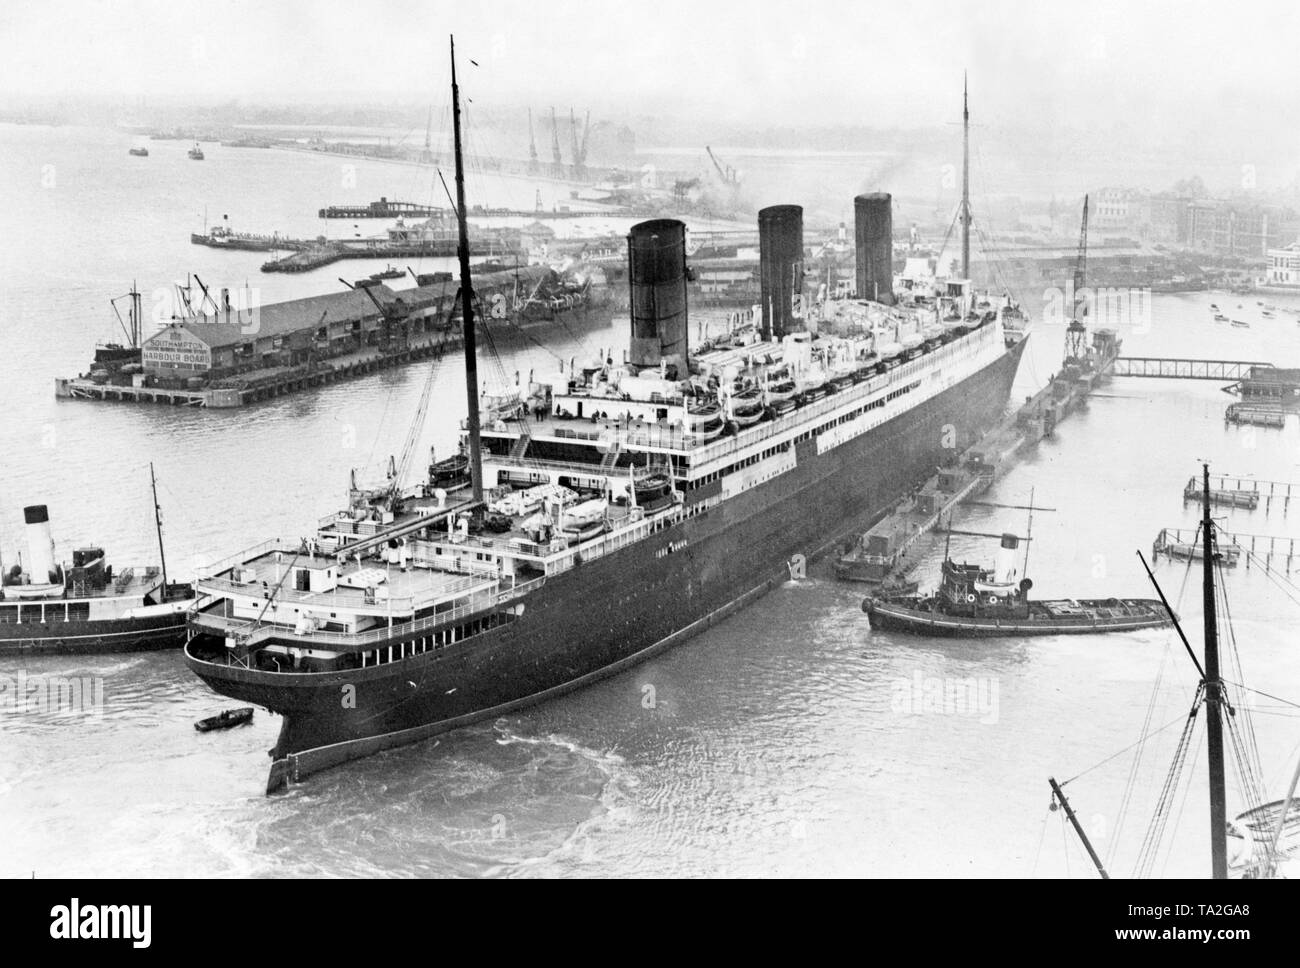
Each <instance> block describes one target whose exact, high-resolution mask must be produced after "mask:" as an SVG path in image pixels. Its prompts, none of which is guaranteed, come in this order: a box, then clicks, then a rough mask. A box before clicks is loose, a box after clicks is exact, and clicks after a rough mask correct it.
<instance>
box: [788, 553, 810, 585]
mask: <svg viewBox="0 0 1300 968" xmlns="http://www.w3.org/2000/svg"><path fill="white" fill-rule="evenodd" d="M785 566H786V567H787V568H788V569H790V580H791V581H796V580H798V579H800V578H807V577H808V559H806V558H805V557H804V556H803V555H794V556H793V557H792V558H791V559H790V560H789V561H787V562H786V563H785Z"/></svg>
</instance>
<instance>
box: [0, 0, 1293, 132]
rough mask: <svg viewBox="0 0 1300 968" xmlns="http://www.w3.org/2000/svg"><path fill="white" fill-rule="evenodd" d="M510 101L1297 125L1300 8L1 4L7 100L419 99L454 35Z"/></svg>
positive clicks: (433, 82)
mask: <svg viewBox="0 0 1300 968" xmlns="http://www.w3.org/2000/svg"><path fill="white" fill-rule="evenodd" d="M452 32H454V33H455V34H456V36H457V44H458V48H459V49H460V51H461V53H462V54H463V55H464V56H465V57H466V58H469V57H472V58H474V59H475V60H477V61H478V63H479V65H480V66H479V67H478V68H477V69H472V68H471V67H470V66H469V65H468V64H466V65H465V72H466V74H465V77H464V78H463V80H464V82H465V85H466V88H467V93H469V94H470V95H471V96H477V97H478V98H480V99H481V100H484V99H486V100H488V101H491V102H495V103H500V104H516V105H517V104H523V103H539V104H548V103H550V102H551V101H554V102H556V103H558V104H570V103H572V104H575V105H578V106H579V107H580V109H581V107H582V106H590V107H592V108H594V109H595V110H596V111H597V112H600V113H601V114H603V115H605V116H610V115H617V114H619V113H623V114H625V115H629V116H630V115H635V114H640V113H664V112H668V111H683V112H689V113H691V114H694V115H700V116H703V115H708V116H711V117H714V118H718V119H727V118H734V119H735V120H737V121H742V122H745V123H754V122H758V123H762V122H765V121H766V122H772V123H781V124H785V123H790V122H793V121H798V120H800V119H805V120H807V121H810V122H813V123H818V124H823V123H830V124H836V123H852V124H867V125H875V124H926V125H928V124H932V123H936V122H939V121H944V120H951V119H952V118H953V114H954V107H953V99H954V88H955V86H957V85H959V84H960V80H961V71H962V69H963V68H969V70H970V72H971V84H972V91H973V93H974V94H976V95H977V100H976V102H975V103H976V105H977V115H979V116H982V117H983V118H985V119H994V120H997V121H1001V122H1003V123H1005V122H1007V121H1011V120H1015V119H1020V120H1027V121H1035V120H1043V121H1047V122H1049V123H1050V122H1053V121H1056V120H1058V119H1061V118H1066V117H1068V118H1072V119H1074V120H1076V121H1078V122H1080V123H1090V124H1095V123H1104V122H1106V121H1116V120H1119V121H1128V122H1132V123H1138V124H1145V123H1148V122H1155V123H1159V122H1165V123H1178V124H1182V123H1186V122H1189V121H1190V122H1198V121H1207V120H1211V121H1212V120H1214V119H1222V120H1223V121H1224V122H1225V123H1226V122H1228V121H1232V122H1235V123H1238V124H1241V123H1248V122H1250V123H1255V122H1259V123H1262V122H1266V121H1270V120H1271V122H1272V123H1276V124H1278V125H1290V124H1291V123H1292V122H1293V120H1294V119H1295V118H1296V117H1300V85H1296V84H1295V78H1296V77H1297V69H1296V63H1297V50H1298V49H1300V4H1296V3H1294V2H1274V3H1255V4H1243V3H1240V2H1233V3H1224V2H1221V0H1216V2H1213V3H1208V2H1182V3H1169V2H1152V3H1136V2H1112V0H1090V2H1086V3H1065V2H1032V0H1023V2H1010V0H981V2H978V3H959V2H955V0H950V2H934V0H896V2H891V3H880V2H861V0H855V2H837V3H833V2H825V0H799V2H797V3H775V2H764V0H750V2H731V0H722V2H714V0H695V2H683V0H647V2H645V3H640V4H638V3H595V2H585V0H523V2H513V0H507V2H492V0H457V2H446V0H437V2H428V0H425V2H420V0H379V2H371V0H366V2H360V0H314V2H313V0H256V2H251V0H99V2H96V0H38V2H33V0H4V2H3V3H2V4H0V77H2V78H3V91H4V93H7V94H9V95H24V96H30V95H38V96H39V95H47V96H55V97H65V96H69V95H88V94H89V95H103V94H121V95H126V96H141V95H143V96H145V97H157V98H162V97H173V96H179V97H205V98H208V97H213V98H225V97H237V98H240V99H243V100H250V101H252V100H257V101H276V102H283V101H289V100H301V99H310V100H314V101H325V100H336V99H339V98H347V99H350V100H365V101H380V100H391V99H401V100H403V101H413V102H426V101H428V100H430V98H431V96H432V95H433V92H435V91H436V92H437V93H438V96H439V97H440V98H442V99H445V95H443V94H442V93H441V91H442V88H443V85H445V81H446V60H447V54H446V43H447V35H448V34H449V33H452Z"/></svg>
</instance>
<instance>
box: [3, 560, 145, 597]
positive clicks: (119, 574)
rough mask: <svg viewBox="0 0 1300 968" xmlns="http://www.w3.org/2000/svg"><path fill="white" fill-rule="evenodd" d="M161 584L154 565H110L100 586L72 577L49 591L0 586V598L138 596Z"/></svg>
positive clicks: (18, 586) (19, 586)
mask: <svg viewBox="0 0 1300 968" xmlns="http://www.w3.org/2000/svg"><path fill="white" fill-rule="evenodd" d="M161 584H162V572H161V570H160V569H159V567H158V566H157V565H127V566H125V567H122V568H114V569H113V578H112V580H111V581H109V582H108V583H107V584H105V585H104V587H103V588H91V587H86V588H85V589H76V590H75V591H74V589H73V585H72V581H71V579H69V580H68V582H67V586H66V594H65V588H64V586H56V587H55V588H54V589H53V590H52V591H51V592H50V593H49V594H44V595H42V594H33V595H31V596H25V595H23V594H22V590H23V589H24V588H29V589H30V588H32V587H33V586H30V585H26V586H24V585H6V586H4V588H3V589H0V600H3V601H9V602H23V603H31V604H39V603H41V602H63V601H70V602H85V601H104V600H107V599H115V598H141V597H143V596H145V595H147V594H149V593H150V592H152V591H154V590H155V589H157V588H158V587H159V586H160V585H161Z"/></svg>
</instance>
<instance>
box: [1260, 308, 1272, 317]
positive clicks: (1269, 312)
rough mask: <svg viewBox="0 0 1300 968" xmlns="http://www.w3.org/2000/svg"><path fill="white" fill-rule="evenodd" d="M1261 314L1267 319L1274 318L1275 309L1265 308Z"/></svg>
mask: <svg viewBox="0 0 1300 968" xmlns="http://www.w3.org/2000/svg"><path fill="white" fill-rule="evenodd" d="M1260 315H1261V316H1263V317H1264V318H1265V319H1272V318H1273V311H1272V310H1271V309H1265V310H1263V311H1262V312H1261V313H1260Z"/></svg>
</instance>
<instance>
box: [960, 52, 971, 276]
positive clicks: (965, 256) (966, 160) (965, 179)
mask: <svg viewBox="0 0 1300 968" xmlns="http://www.w3.org/2000/svg"><path fill="white" fill-rule="evenodd" d="M961 277H962V278H963V279H969V278H970V103H969V100H968V98H967V93H966V75H965V74H963V75H962V79H961Z"/></svg>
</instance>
